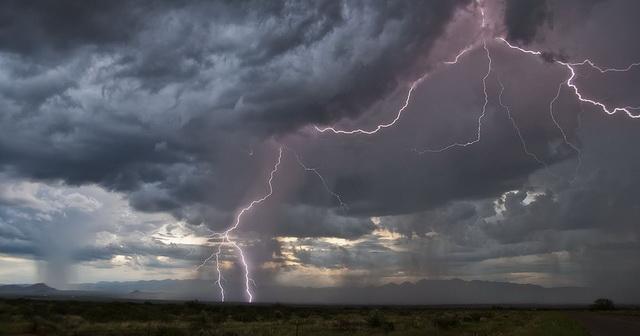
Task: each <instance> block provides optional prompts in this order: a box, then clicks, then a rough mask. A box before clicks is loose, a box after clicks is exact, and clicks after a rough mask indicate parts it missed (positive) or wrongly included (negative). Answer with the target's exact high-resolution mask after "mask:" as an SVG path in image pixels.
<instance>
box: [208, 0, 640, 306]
mask: <svg viewBox="0 0 640 336" xmlns="http://www.w3.org/2000/svg"><path fill="white" fill-rule="evenodd" d="M476 5H477V7H478V8H479V11H480V14H481V17H482V21H481V28H482V29H483V31H484V28H485V27H486V26H487V22H486V18H485V9H484V8H483V6H482V4H481V1H480V0H476ZM496 40H498V41H501V42H503V43H504V44H505V45H507V46H508V47H509V48H511V49H513V50H517V51H519V52H521V53H525V54H530V55H536V56H542V55H543V52H542V51H537V50H528V49H524V48H522V47H519V46H516V45H513V44H511V43H509V42H508V41H507V40H506V39H504V38H501V37H498V38H496ZM476 46H477V45H474V44H471V45H469V46H467V47H465V48H464V49H462V50H461V51H460V52H459V53H458V54H457V55H456V56H455V58H454V59H453V60H451V61H445V62H443V64H445V65H455V64H457V63H458V62H459V60H460V59H461V58H462V57H463V56H464V55H465V54H467V53H468V52H470V51H472V50H474V49H475V47H476ZM482 46H483V48H484V50H485V52H486V56H487V61H488V62H487V63H488V66H487V68H488V69H487V72H486V74H485V76H484V77H483V78H482V85H483V92H484V98H485V99H484V104H483V106H482V113H481V114H480V116H479V117H478V128H477V132H476V137H475V139H473V140H471V141H469V142H466V143H453V144H451V145H448V146H445V147H443V148H440V149H426V150H422V151H418V150H414V151H416V152H417V153H419V154H424V153H427V152H436V153H439V152H443V151H446V150H449V149H452V148H454V147H467V146H470V145H473V144H475V143H477V142H479V141H480V140H481V135H482V121H483V118H484V117H485V115H486V109H487V106H488V103H489V95H488V92H487V79H488V78H489V76H490V75H491V72H492V59H491V53H490V51H489V48H488V47H487V43H486V39H484V38H483V39H482ZM553 62H554V63H556V64H559V65H561V66H563V67H565V68H566V69H567V70H568V71H569V73H570V76H569V77H568V79H567V80H566V81H564V82H562V83H561V84H560V86H559V88H558V91H557V94H556V96H555V97H554V98H553V100H551V102H550V103H549V113H550V116H551V119H552V120H553V122H554V124H555V126H556V127H557V128H558V129H559V130H560V132H561V134H562V136H563V139H564V142H565V143H566V144H567V145H568V146H570V147H571V148H572V149H573V150H575V151H576V152H577V153H578V160H579V161H578V166H577V167H576V169H578V167H579V166H580V162H581V161H580V160H581V158H580V155H581V152H580V149H579V148H578V147H577V146H575V145H574V144H572V143H571V142H570V141H569V140H568V137H567V135H566V132H565V131H564V129H563V128H562V126H561V125H560V124H559V123H558V121H557V120H556V119H555V115H554V112H553V106H554V103H555V102H556V101H557V100H558V99H559V96H560V93H561V90H562V87H563V86H564V85H566V86H567V87H569V88H570V89H571V90H572V92H573V93H574V95H575V96H576V97H577V99H578V100H579V101H580V102H582V103H588V104H591V105H593V106H596V107H599V108H600V109H602V110H603V111H604V112H605V113H607V114H608V115H613V114H616V113H618V112H623V113H624V114H626V115H627V116H628V117H630V118H632V119H639V118H640V113H638V114H636V113H634V112H633V111H636V110H640V107H635V106H624V107H611V106H607V105H606V104H604V103H602V102H600V101H597V100H595V99H592V98H587V97H586V95H584V94H583V93H582V92H581V91H580V89H579V87H578V85H577V84H576V83H575V78H576V76H577V74H576V69H575V67H579V66H589V67H591V68H592V69H595V70H597V71H599V72H600V73H603V74H605V73H609V72H627V71H631V70H632V69H633V68H634V67H636V66H640V62H638V63H632V64H630V65H629V66H627V67H625V68H603V67H601V66H598V65H596V64H595V63H594V62H592V61H591V60H589V59H586V60H584V61H582V62H577V63H568V62H563V61H560V60H554V61H553ZM428 77H429V73H428V72H427V73H424V74H423V75H422V76H420V77H419V78H418V79H416V80H415V81H413V82H411V84H410V85H409V89H408V91H407V93H406V97H405V99H404V104H403V105H402V106H401V107H400V108H399V109H398V111H397V112H396V114H395V117H394V118H393V119H392V120H391V121H389V122H387V123H383V124H379V125H377V126H375V127H374V128H372V129H351V130H341V129H336V128H334V127H319V126H314V127H315V129H316V130H317V131H318V132H320V133H325V132H329V133H333V134H346V135H352V134H363V135H373V134H376V133H378V132H379V131H381V130H383V129H386V128H389V127H392V126H394V125H395V124H396V123H397V122H398V121H399V120H400V118H401V116H402V114H403V112H404V111H405V110H406V109H407V107H408V106H409V104H410V102H411V99H412V95H413V93H414V91H415V89H416V88H417V87H418V86H419V85H420V84H421V83H422V82H424V81H425V80H426V79H427V78H428ZM498 82H499V84H500V88H501V89H500V94H499V97H498V100H499V104H500V106H501V107H502V108H504V109H505V111H506V113H507V116H508V118H509V120H510V121H511V123H512V125H513V127H514V130H515V132H516V134H517V135H518V137H519V139H520V143H521V145H522V148H523V150H524V152H525V153H526V154H527V155H529V156H530V157H532V158H533V159H534V160H535V161H537V162H538V163H540V164H541V165H543V166H545V168H548V167H547V164H546V163H545V162H544V161H543V160H541V159H540V158H539V157H538V156H536V155H535V154H534V153H532V152H531V151H530V150H529V149H528V147H527V144H526V142H525V140H524V137H523V136H522V133H521V131H520V128H519V127H518V125H517V123H516V121H515V119H514V118H513V116H512V115H511V111H510V109H509V107H508V106H507V105H505V104H504V103H503V100H502V95H503V92H504V89H505V88H504V85H503V83H502V82H501V81H500V79H499V78H498ZM282 154H283V147H280V148H279V149H278V157H277V161H276V163H275V165H274V167H273V169H272V170H271V173H270V175H269V179H268V181H267V183H268V189H269V190H268V192H267V193H266V194H265V195H264V196H263V197H261V198H258V199H256V200H254V201H251V202H250V203H249V204H248V205H246V206H245V207H243V208H241V209H240V211H239V212H238V214H237V215H236V218H235V221H234V222H233V225H232V226H231V227H229V228H228V229H227V230H226V231H223V232H218V233H213V234H212V235H211V236H210V237H211V238H217V239H218V240H219V242H218V246H217V250H216V252H214V253H213V254H211V255H210V256H209V257H208V258H207V259H205V261H204V262H203V263H202V264H201V265H200V266H198V269H199V268H201V267H203V266H204V265H205V264H206V263H208V262H209V261H210V260H211V259H214V258H215V262H216V271H217V281H216V284H217V285H218V287H219V289H220V296H221V300H222V301H223V302H224V300H225V292H224V286H223V280H224V278H223V277H222V269H221V267H220V256H221V253H222V247H223V246H225V245H229V246H231V247H233V248H234V249H235V250H237V253H238V255H239V259H240V262H241V264H242V267H243V270H244V284H245V292H246V295H247V298H248V301H249V302H253V293H252V292H251V287H250V282H252V281H253V280H252V279H251V278H250V271H249V265H248V263H247V260H246V258H245V255H244V251H243V250H242V248H241V247H240V246H239V245H238V244H237V243H236V242H235V241H233V240H231V234H232V233H233V231H235V230H236V229H237V228H238V227H239V225H240V223H241V220H242V216H243V215H244V214H245V213H247V212H249V211H251V210H252V209H253V208H254V207H255V206H257V205H259V204H260V203H262V202H264V201H265V200H266V199H268V198H269V197H270V196H271V195H272V193H273V184H272V182H273V179H274V176H275V174H276V172H277V171H278V168H279V166H280V164H281V161H282ZM250 155H252V152H250ZM294 155H295V157H296V160H297V162H298V164H299V165H300V166H301V167H302V168H303V169H304V170H305V171H309V172H313V173H314V174H315V175H316V176H317V177H318V178H319V179H320V181H321V182H322V184H323V186H324V188H325V189H326V191H327V192H329V193H330V194H331V195H332V196H333V197H335V198H336V200H337V201H338V202H339V203H340V205H341V206H342V207H344V208H347V205H346V204H345V203H344V202H343V201H342V198H341V197H340V195H339V194H337V193H335V192H334V191H332V190H331V189H330V188H329V186H328V184H327V182H326V180H325V178H324V177H323V176H322V175H321V174H320V172H319V171H318V170H317V168H310V167H308V166H306V165H305V164H304V163H303V162H302V159H301V158H300V156H299V155H298V154H297V153H295V152H294Z"/></svg>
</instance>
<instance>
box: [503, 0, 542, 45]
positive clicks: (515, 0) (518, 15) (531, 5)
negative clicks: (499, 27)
mask: <svg viewBox="0 0 640 336" xmlns="http://www.w3.org/2000/svg"><path fill="white" fill-rule="evenodd" d="M548 16H549V4H548V0H507V1H506V6H505V14H504V20H505V25H506V27H507V39H508V40H510V41H514V42H519V43H522V44H528V43H529V42H531V41H532V40H533V38H534V37H535V36H536V33H537V30H538V28H539V27H540V26H541V25H543V24H544V23H545V22H547V21H548V20H549V17H548Z"/></svg>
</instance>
